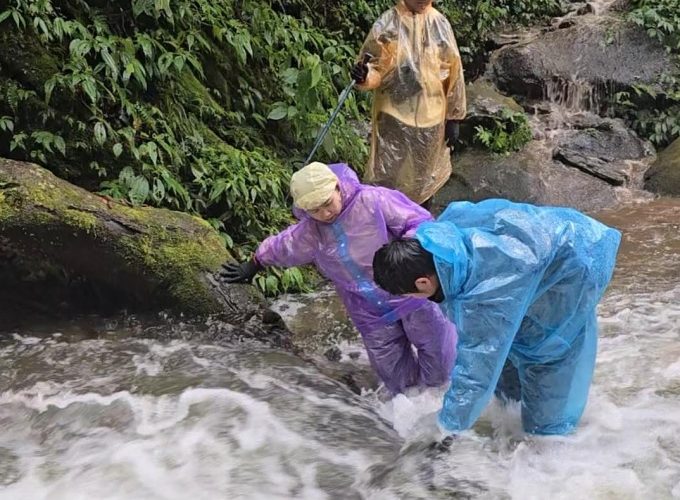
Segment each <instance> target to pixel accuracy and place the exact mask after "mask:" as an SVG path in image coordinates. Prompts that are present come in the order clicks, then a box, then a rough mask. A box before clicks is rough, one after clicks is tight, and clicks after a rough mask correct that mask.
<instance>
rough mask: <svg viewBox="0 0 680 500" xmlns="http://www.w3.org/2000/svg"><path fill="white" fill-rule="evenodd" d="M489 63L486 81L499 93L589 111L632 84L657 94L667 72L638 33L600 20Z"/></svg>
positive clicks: (662, 55) (513, 48)
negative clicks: (498, 90) (649, 87)
mask: <svg viewBox="0 0 680 500" xmlns="http://www.w3.org/2000/svg"><path fill="white" fill-rule="evenodd" d="M490 63H491V64H490V77H491V78H492V79H493V80H494V81H495V83H496V85H497V86H498V88H499V89H501V90H502V91H504V92H507V93H510V94H512V95H517V96H525V97H529V98H533V99H544V98H547V99H550V100H553V101H558V102H560V103H561V104H566V105H568V106H569V107H571V108H578V109H590V110H593V111H598V110H599V109H601V108H603V107H605V106H606V105H607V103H608V100H609V98H610V97H611V96H612V95H613V93H615V92H618V91H621V90H627V89H631V88H632V86H633V85H638V84H645V85H649V86H651V87H652V88H655V89H657V90H661V88H660V86H659V78H660V77H661V75H663V74H664V73H666V72H668V71H669V69H670V68H672V67H673V63H672V61H671V58H670V56H669V55H668V54H667V53H666V51H665V50H664V48H663V47H662V46H661V45H660V44H659V43H657V42H656V41H654V40H653V39H652V38H651V37H649V36H648V35H647V33H645V31H644V30H643V29H642V28H639V27H637V26H634V25H631V24H629V23H627V22H625V21H624V20H622V19H620V18H616V17H604V16H585V17H582V18H579V21H578V22H576V23H573V24H570V25H568V27H566V28H563V29H555V30H553V31H547V32H542V33H540V34H538V35H537V36H535V37H531V38H529V39H528V40H524V41H522V42H520V43H517V44H513V45H508V46H505V47H502V48H501V49H499V50H497V51H496V52H494V54H493V55H492V57H491V61H490Z"/></svg>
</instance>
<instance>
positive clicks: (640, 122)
mask: <svg viewBox="0 0 680 500" xmlns="http://www.w3.org/2000/svg"><path fill="white" fill-rule="evenodd" d="M628 16H629V19H630V20H631V21H633V22H634V23H635V24H637V25H638V26H641V27H642V28H644V29H645V31H646V32H647V34H648V35H649V36H650V37H652V38H654V39H655V40H658V41H659V42H660V43H661V44H663V45H664V47H665V48H666V50H667V51H668V53H669V54H670V55H671V57H673V58H674V59H675V61H676V65H675V66H676V67H678V64H677V63H678V56H680V2H678V0H635V1H633V9H632V11H631V12H630V13H629V15H628ZM659 83H660V84H661V86H662V88H663V90H662V91H661V92H659V91H658V90H655V89H654V88H652V87H650V86H645V85H638V86H635V87H634V88H633V92H620V93H618V94H617V95H616V103H617V104H619V105H623V106H624V107H625V109H626V110H627V112H625V114H626V115H627V117H628V119H629V120H630V121H631V122H632V124H633V126H634V127H635V129H636V130H637V132H638V133H639V134H640V135H641V136H643V137H645V138H647V139H649V140H650V141H652V142H653V143H654V144H656V145H657V146H665V145H667V144H669V143H670V142H672V141H673V140H675V139H676V138H678V137H680V75H678V74H677V71H676V72H675V73H670V74H667V75H665V76H664V78H662V80H661V81H660V82H659Z"/></svg>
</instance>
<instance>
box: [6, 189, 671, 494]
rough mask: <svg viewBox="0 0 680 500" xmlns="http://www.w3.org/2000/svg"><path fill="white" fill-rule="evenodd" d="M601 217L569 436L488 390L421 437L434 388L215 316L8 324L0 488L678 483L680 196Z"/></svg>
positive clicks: (343, 490) (656, 488) (585, 488)
mask: <svg viewBox="0 0 680 500" xmlns="http://www.w3.org/2000/svg"><path fill="white" fill-rule="evenodd" d="M601 218H603V219H604V220H606V221H607V222H608V223H610V224H614V225H616V226H617V227H620V228H622V229H623V230H624V231H625V241H624V245H623V248H622V250H621V254H620V257H619V261H618V267H617V271H616V274H615V278H614V282H613V283H612V286H611V287H610V289H609V290H608V292H607V294H606V297H605V300H604V302H603V303H602V305H601V308H600V324H601V342H600V351H599V355H598V365H597V371H596V377H595V382H594V386H593V389H592V393H591V397H590V401H589V404H588V407H587V409H586V413H585V416H584V418H583V422H582V425H581V427H580V428H579V429H578V432H577V433H576V434H575V435H573V436H569V437H564V438H531V437H527V436H524V435H523V434H522V433H521V431H520V425H519V417H518V409H517V408H510V409H500V408H499V407H497V406H496V405H494V404H492V405H491V406H490V407H489V409H488V410H487V412H486V413H485V415H484V417H483V418H482V419H481V420H480V422H478V424H477V425H476V427H475V428H474V430H472V431H469V432H467V433H466V434H464V435H463V436H460V437H458V438H457V439H455V440H454V441H453V442H452V443H450V444H449V445H448V446H446V445H439V446H432V445H431V441H429V440H428V439H424V438H419V437H417V436H418V435H419V433H420V432H421V430H415V429H417V428H418V426H417V425H415V422H416V421H417V420H418V419H419V418H422V417H423V416H425V415H427V414H428V413H429V412H431V411H434V410H435V409H436V407H437V404H438V401H439V395H438V394H437V391H430V392H426V393H421V394H415V395H410V396H409V397H407V396H400V397H398V398H396V399H394V400H392V401H381V400H380V398H378V397H377V395H376V394H374V393H366V394H364V395H363V396H357V395H354V394H353V393H352V392H351V391H349V390H348V389H347V388H346V387H345V386H344V385H342V384H341V383H339V382H336V381H334V380H331V379H329V378H327V377H325V376H324V375H322V374H321V373H320V372H319V371H318V370H316V369H315V368H314V367H313V366H312V365H310V364H308V363H305V362H303V361H301V360H300V359H299V358H297V357H295V356H293V355H291V354H288V353H285V352H280V351H275V350H272V349H268V348H265V347H263V346H261V345H258V344H255V343H250V342H239V343H233V344H230V343H226V342H215V341H214V340H211V339H212V337H211V336H209V335H205V332H206V331H209V330H210V328H211V325H205V326H198V327H197V326H189V325H182V324H170V325H168V324H165V326H160V327H159V326H156V327H142V326H140V324H139V323H138V322H136V321H134V320H132V319H129V318H128V319H126V318H118V319H116V320H101V319H97V318H92V319H83V320H80V321H78V322H73V323H68V324H60V325H55V324H51V325H47V326H35V327H31V328H26V329H23V330H21V331H16V332H10V334H9V335H7V334H6V335H4V336H3V339H4V340H3V341H2V344H1V345H0V497H2V498H31V499H38V498H49V499H61V498H64V499H67V498H68V499H75V498H88V499H89V498H98V499H99V498H102V499H103V498H144V499H152V498H153V499H155V498H158V499H180V498H182V499H183V498H195V499H202V498H206V499H207V498H230V499H235V498H310V499H320V498H333V499H335V498H379V499H383V498H451V497H452V496H453V497H455V498H468V497H474V498H518V499H520V498H521V499H525V498H537V499H543V498H588V499H594V498H612V499H614V498H615V499H621V498H640V499H642V498H645V499H647V498H655V499H663V498H680V418H679V415H680V342H679V340H680V284H679V283H680V257H679V256H680V202H679V201H678V200H674V201H671V200H657V201H653V202H651V203H643V204H638V205H634V206H631V207H630V208H624V209H619V210H618V211H614V212H611V213H607V214H601ZM159 331H162V332H161V333H163V335H159ZM170 336H173V337H175V339H174V340H163V338H164V337H170ZM178 338H179V339H183V340H178ZM357 362H362V361H361V360H359V361H357Z"/></svg>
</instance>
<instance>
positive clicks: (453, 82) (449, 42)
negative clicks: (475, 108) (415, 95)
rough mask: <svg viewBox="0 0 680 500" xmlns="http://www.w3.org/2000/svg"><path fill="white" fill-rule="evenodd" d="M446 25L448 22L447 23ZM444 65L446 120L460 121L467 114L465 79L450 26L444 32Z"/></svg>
mask: <svg viewBox="0 0 680 500" xmlns="http://www.w3.org/2000/svg"><path fill="white" fill-rule="evenodd" d="M447 24H448V22H447ZM443 55H444V61H442V62H443V63H444V64H445V65H449V67H450V70H449V77H448V79H447V81H446V82H445V88H446V119H447V120H462V119H463V118H465V115H466V113H467V102H466V96H465V78H464V76H463V63H462V61H461V58H460V52H459V51H458V43H456V37H455V36H454V34H453V29H452V28H451V25H448V29H447V30H446V50H445V51H444V53H443Z"/></svg>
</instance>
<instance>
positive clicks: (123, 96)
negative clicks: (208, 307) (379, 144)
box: [0, 0, 558, 291]
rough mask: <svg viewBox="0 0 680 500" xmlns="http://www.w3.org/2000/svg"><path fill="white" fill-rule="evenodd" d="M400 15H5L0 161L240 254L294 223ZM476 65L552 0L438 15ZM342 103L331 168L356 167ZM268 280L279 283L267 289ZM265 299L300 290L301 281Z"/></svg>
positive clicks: (163, 6)
mask: <svg viewBox="0 0 680 500" xmlns="http://www.w3.org/2000/svg"><path fill="white" fill-rule="evenodd" d="M392 5H393V1H392V0H377V1H373V0H354V1H352V2H346V1H340V0H290V1H286V2H281V1H266V0H243V1H236V0H220V1H219V2H214V1H210V0H131V1H130V2H120V1H117V0H113V1H110V2H101V1H98V0H0V43H2V47H3V50H2V51H0V155H2V156H7V157H11V158H14V159H18V160H30V161H35V162H38V163H40V164H42V165H44V166H46V167H48V168H50V169H51V170H53V171H54V172H55V173H56V174H57V175H60V176H61V177H64V178H66V179H68V180H70V181H71V182H74V183H76V184H79V185H81V186H84V187H86V188H88V189H91V190H98V191H100V192H103V193H104V194H107V195H109V196H112V197H116V198H123V199H127V200H128V201H129V202H131V203H134V204H152V205H155V206H166V207H170V208H174V209H178V210H184V211H188V212H191V213H195V214H197V215H200V216H202V217H204V218H206V219H207V220H209V221H210V222H211V223H212V224H213V225H214V226H215V227H216V228H217V229H218V230H220V231H221V233H222V235H223V237H224V240H225V243H226V244H227V245H229V246H230V247H232V248H233V249H234V250H236V253H237V254H238V253H239V251H240V253H242V254H246V253H248V252H250V251H252V249H253V247H254V245H255V243H256V242H257V241H259V240H261V239H262V238H264V237H265V236H267V235H269V234H271V233H273V232H275V231H277V230H279V229H280V228H281V227H282V226H283V225H285V224H287V223H289V222H290V215H289V210H288V207H289V200H288V198H287V184H288V180H289V175H290V173H291V171H292V169H293V166H294V165H299V164H300V162H301V161H302V160H303V159H304V157H305V156H306V153H307V152H308V151H309V149H310V147H311V145H312V144H313V142H314V140H315V138H316V135H317V134H318V132H319V130H320V129H321V127H322V126H323V124H324V123H325V121H326V120H327V118H328V116H329V114H330V111H331V110H332V109H333V107H334V106H335V104H336V102H337V96H338V94H339V92H340V90H341V89H342V88H343V87H344V86H345V85H346V84H347V82H348V81H349V74H348V68H349V67H350V65H351V63H352V61H353V58H354V54H355V53H356V51H357V50H358V48H359V46H360V44H361V43H362V41H363V39H364V37H365V35H366V33H367V31H368V30H369V29H370V26H371V24H372V23H373V21H374V20H375V19H376V18H377V17H378V16H379V15H380V13H381V12H383V11H384V10H385V9H387V8H389V7H391V6H392ZM437 7H438V8H439V9H440V10H442V12H444V14H446V15H447V16H448V17H449V19H450V20H451V23H452V25H453V27H454V30H455V31H456V34H457V38H458V41H459V44H460V45H461V50H462V53H463V57H464V59H465V61H468V62H469V61H471V60H472V59H473V58H474V57H476V56H478V55H479V54H480V53H482V52H483V49H484V44H485V41H486V39H487V38H488V36H489V34H490V33H491V32H492V31H493V30H494V29H496V28H497V27H498V26H500V25H501V24H502V23H506V22H530V21H532V20H534V19H537V18H538V17H541V16H544V15H550V14H551V13H552V12H554V11H555V10H556V9H557V8H558V4H557V2H556V1H553V0H539V1H520V2H517V1H511V0H495V1H493V0H461V1H460V2H439V3H438V4H437ZM369 100H370V96H369V95H365V94H358V93H355V94H354V95H352V96H351V97H350V98H349V99H348V101H347V102H346V104H345V106H344V108H343V112H342V113H341V114H340V115H339V117H338V119H337V120H336V122H335V124H334V125H333V127H332V129H331V131H330V133H329V135H328V137H327V139H326V140H325V141H324V145H323V146H324V147H323V148H322V149H321V150H320V151H319V153H317V157H318V159H320V160H322V161H337V160H343V161H347V162H350V163H352V164H353V165H355V166H357V167H359V168H360V167H361V166H362V165H363V162H364V160H365V157H366V154H367V144H366V143H365V140H364V138H363V137H359V136H358V135H357V133H356V131H355V130H354V128H353V126H352V123H353V122H355V121H361V120H365V119H366V117H367V116H368V109H369V104H370V102H369ZM269 277H271V278H272V279H268V278H269ZM269 277H265V279H264V284H265V285H267V284H268V285H269V287H268V289H269V290H270V291H271V290H272V287H273V286H274V284H275V283H276V287H277V288H280V287H281V286H282V287H283V288H285V287H286V286H288V285H290V286H293V287H295V286H298V285H299V284H300V279H299V276H298V275H296V274H280V273H279V274H276V273H273V274H270V275H269Z"/></svg>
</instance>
